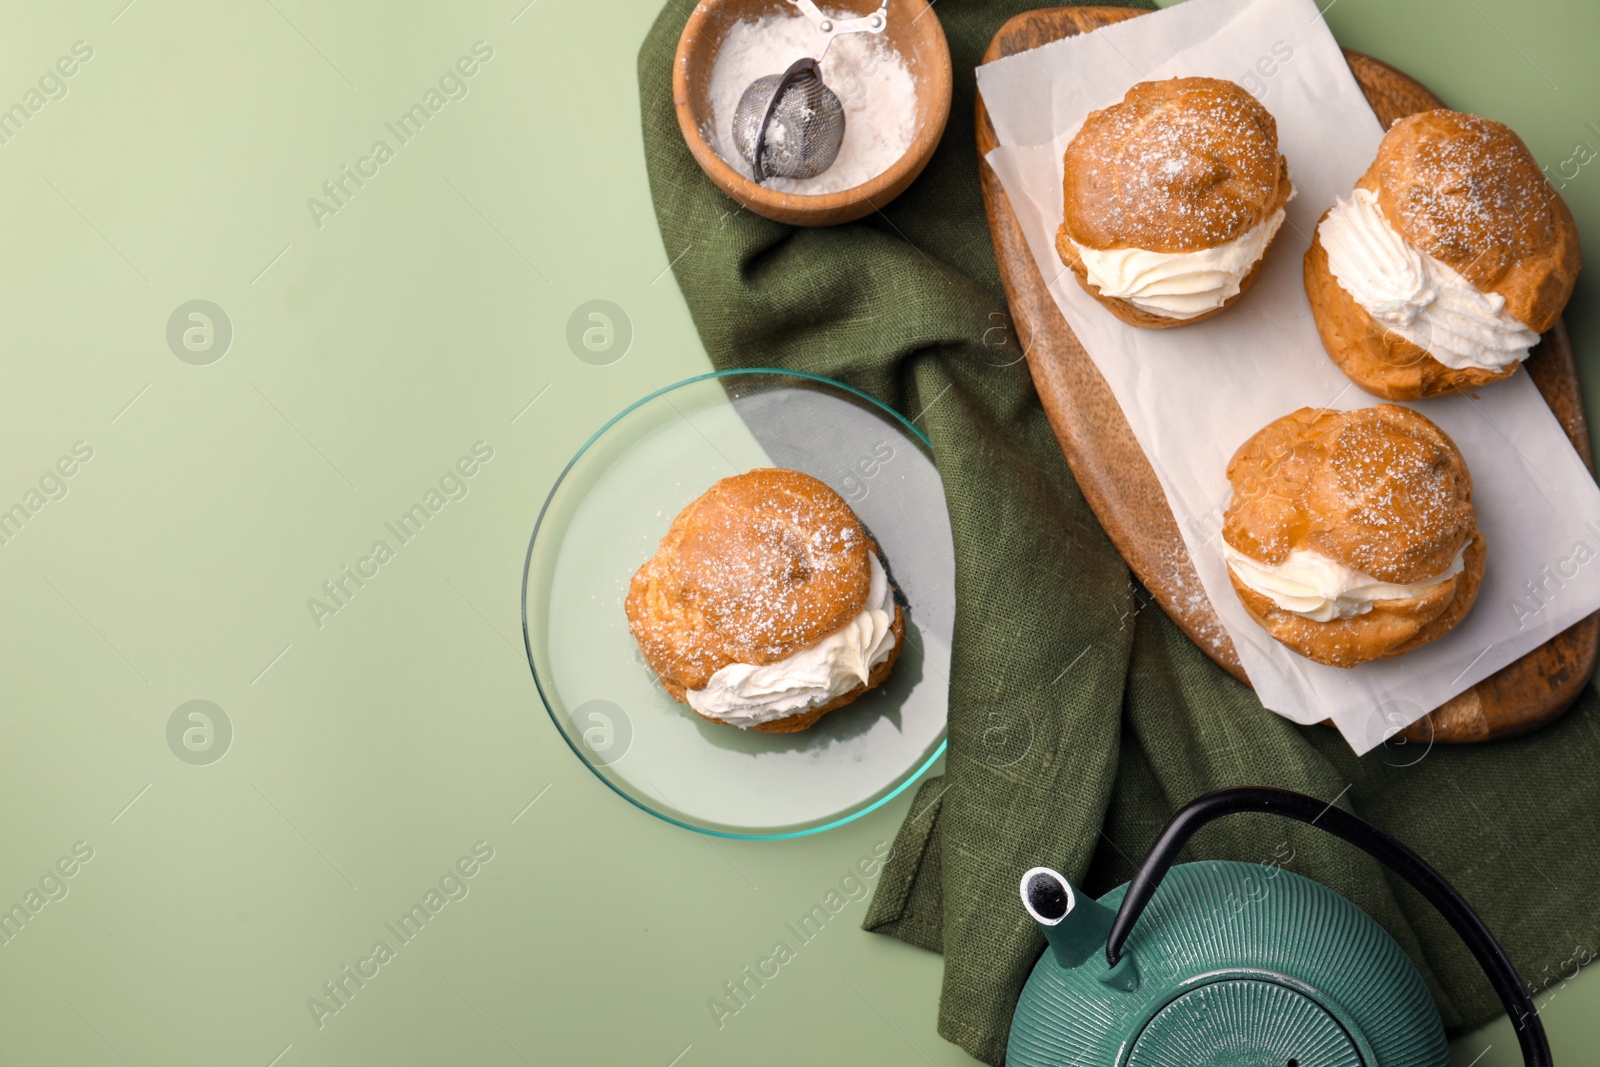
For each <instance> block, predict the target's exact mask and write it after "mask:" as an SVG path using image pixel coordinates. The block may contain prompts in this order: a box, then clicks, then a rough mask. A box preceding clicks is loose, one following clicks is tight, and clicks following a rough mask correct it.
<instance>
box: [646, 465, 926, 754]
mask: <svg viewBox="0 0 1600 1067" xmlns="http://www.w3.org/2000/svg"><path fill="white" fill-rule="evenodd" d="M625 608H626V611H627V615H628V629H629V630H630V631H631V632H632V633H633V635H634V637H635V638H636V639H637V640H638V642H639V647H640V649H641V650H642V651H643V653H644V657H645V661H646V662H647V663H648V664H649V665H650V667H651V668H652V669H653V670H654V671H655V672H656V674H657V676H658V677H659V678H660V680H661V684H662V686H663V688H665V689H666V691H667V692H668V693H670V694H671V695H672V696H673V698H674V699H676V700H679V701H682V702H683V703H686V704H689V705H690V707H691V708H693V709H694V711H695V712H696V713H697V714H699V715H701V716H702V717H703V718H706V719H710V720H711V721H713V722H722V723H727V724H728V725H731V726H740V727H745V728H750V729H756V730H761V731H764V732H767V733H791V732H794V731H796V730H803V729H806V728H807V727H809V726H811V725H813V724H815V723H816V721H817V720H818V719H820V718H821V717H822V716H823V715H824V714H825V713H827V712H829V711H833V710H834V709H836V708H840V707H843V706H844V705H846V704H848V703H850V702H851V701H853V700H855V699H856V698H857V697H859V696H861V694H863V693H865V692H866V691H867V690H869V689H872V688H874V687H876V686H878V685H880V684H882V682H883V681H884V679H885V678H887V677H888V675H889V672H890V670H891V669H892V668H893V666H894V663H895V660H896V659H897V658H898V657H899V654H900V648H901V645H902V643H903V641H904V637H905V618H904V615H903V613H902V612H901V609H900V607H899V605H897V604H896V603H895V602H894V598H893V589H892V587H891V586H890V585H889V583H888V578H887V574H886V572H885V570H884V568H883V565H882V561H881V560H880V558H879V557H878V548H877V545H876V544H875V543H874V542H873V540H872V538H871V537H869V536H868V534H867V532H866V530H865V529H863V528H862V526H861V522H860V520H859V519H857V518H856V515H855V513H854V512H853V511H851V510H850V506H849V505H848V504H846V503H845V501H844V499H843V498H842V497H840V496H839V494H838V493H836V492H834V491H833V490H832V489H830V488H829V487H828V486H827V485H825V484H823V483H822V482H820V481H818V480H817V479H816V478H813V477H811V476H810V475H808V474H803V473H801V472H799V471H793V470H784V469H780V468H762V469H758V470H753V471H749V472H748V473H745V474H740V475H736V476H734V477H731V478H724V479H722V480H721V481H719V482H717V483H716V484H715V485H713V486H712V487H711V488H710V489H708V490H707V491H706V492H705V493H704V494H703V495H702V496H701V497H700V498H699V499H697V500H695V501H694V502H693V503H691V504H690V505H689V506H688V507H686V508H684V509H683V511H682V512H680V513H679V515H678V517H677V518H675V519H674V520H673V521H672V525H671V527H670V528H669V529H668V530H667V534H666V536H665V537H663V538H662V539H661V545H660V547H659V548H658V549H657V551H656V553H655V555H654V556H652V557H651V558H650V559H649V560H648V561H647V562H646V563H645V564H644V566H642V567H640V568H639V570H638V572H637V573H636V574H634V576H633V580H632V582H631V583H630V584H629V588H628V596H627V600H626V604H625ZM841 664H842V665H843V666H842V667H841ZM764 668H770V669H764ZM852 672H853V673H852Z"/></svg>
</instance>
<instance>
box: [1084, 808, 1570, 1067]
mask: <svg viewBox="0 0 1600 1067" xmlns="http://www.w3.org/2000/svg"><path fill="white" fill-rule="evenodd" d="M1245 811H1253V812H1264V813H1267V814H1271V815H1282V816H1284V817H1285V818H1289V819H1295V820H1297V821H1299V822H1303V823H1305V824H1307V825H1308V826H1315V827H1317V828H1318V829H1321V830H1326V831H1327V832H1328V833H1330V834H1333V835H1334V836H1335V837H1339V838H1343V839H1344V840H1346V841H1348V842H1350V843H1351V844H1352V845H1355V846H1356V847H1357V848H1359V849H1361V850H1363V851H1364V852H1366V853H1367V854H1368V855H1370V856H1372V857H1373V858H1374V859H1376V860H1378V862H1380V863H1382V864H1383V865H1384V866H1386V867H1388V868H1389V869H1390V870H1392V871H1394V872H1395V873H1396V874H1398V875H1400V877H1402V878H1404V879H1405V880H1406V881H1407V882H1408V883H1410V885H1411V887H1412V888H1413V889H1415V890H1416V891H1417V892H1419V893H1421V894H1422V896H1423V898H1424V899H1426V900H1427V901H1428V903H1430V904H1432V905H1433V906H1434V908H1436V909H1437V910H1438V912H1439V914H1441V915H1443V916H1444V917H1445V919H1446V920H1447V921H1448V922H1449V923H1450V925H1451V926H1452V927H1454V928H1455V931H1456V933H1457V934H1459V935H1460V936H1461V940H1463V941H1464V942H1466V945H1467V948H1469V949H1471V950H1472V955H1473V956H1474V957H1476V958H1477V961H1478V965H1479V966H1480V967H1482V968H1483V973H1484V974H1485V975H1487V976H1488V978H1489V983H1490V984H1491V985H1493V986H1494V991H1495V992H1496V993H1497V994H1499V997H1500V1002H1501V1003H1502V1004H1504V1005H1505V1008H1506V1014H1507V1015H1509V1016H1510V1017H1511V1021H1512V1023H1513V1024H1514V1025H1515V1026H1516V1029H1517V1041H1518V1042H1519V1043H1520V1044H1521V1046H1522V1059H1523V1062H1524V1063H1527V1064H1529V1065H1531V1067H1550V1065H1551V1063H1552V1060H1551V1058H1550V1042H1549V1041H1548V1040H1547V1039H1546V1037H1545V1033H1544V1024H1543V1023H1542V1022H1540V1021H1539V1013H1538V1009H1537V1008H1536V1007H1535V1006H1534V1003H1533V999H1532V998H1531V997H1529V996H1528V990H1527V988H1526V987H1525V986H1524V985H1523V984H1522V979H1521V977H1519V976H1518V974H1517V971H1516V968H1515V967H1513V966H1512V965H1511V960H1510V959H1508V958H1507V957H1506V953H1505V950H1504V949H1503V948H1501V947H1500V943H1499V942H1498V941H1496V940H1495V939H1494V935H1493V934H1491V933H1490V932H1489V928H1488V927H1486V926H1484V925H1483V920H1482V919H1480V918H1478V913H1477V912H1475V911H1473V910H1472V905H1470V904H1468V903H1467V902H1466V900H1465V899H1464V898H1463V897H1462V896H1461V894H1460V893H1458V892H1456V889H1455V887H1454V886H1452V885H1451V884H1450V883H1449V882H1448V881H1446V880H1445V877H1444V875H1442V874H1440V873H1439V872H1438V871H1436V870H1434V869H1433V867H1432V866H1430V865H1429V864H1428V862H1427V861H1426V860H1424V859H1423V858H1422V857H1421V856H1419V855H1417V854H1416V853H1415V852H1413V851H1411V849H1409V848H1407V847H1406V846H1405V845H1403V844H1401V843H1400V842H1399V841H1397V840H1395V839H1394V838H1392V837H1390V836H1389V835H1388V834H1386V833H1384V832H1383V831H1382V830H1380V829H1378V828H1377V827H1376V826H1373V825H1372V824H1371V823H1369V822H1367V821H1366V820H1365V819H1362V818H1360V817H1358V816H1356V815H1352V814H1351V813H1350V812H1348V811H1345V810H1344V809H1343V808H1337V807H1334V806H1333V805H1332V804H1330V803H1328V802H1327V801H1323V800H1318V799H1317V798H1316V797H1311V796H1306V795H1305V794H1304V793H1296V792H1293V791H1291V790H1288V789H1272V788H1269V787H1266V786H1244V787H1239V788H1235V789H1219V790H1217V791H1216V792H1215V793H1207V794H1206V795H1205V796H1202V797H1198V798H1196V799H1195V800H1192V801H1190V802H1189V803H1188V804H1187V805H1185V806H1184V807H1183V809H1182V810H1181V811H1179V812H1178V813H1177V814H1176V815H1174V816H1173V817H1172V821H1171V822H1169V823H1167V826H1166V829H1164V830H1162V831H1161V837H1160V838H1158V839H1157V841H1156V843H1155V847H1154V848H1152V849H1151V850H1150V855H1148V856H1146V857H1145V861H1144V863H1143V864H1142V865H1141V866H1140V868H1139V873H1138V874H1136V875H1135V876H1134V878H1133V881H1131V882H1130V883H1128V892H1127V895H1126V896H1124V897H1123V898H1122V907H1121V908H1120V909H1119V910H1118V911H1117V917H1116V919H1115V920H1113V922H1112V924H1111V933H1110V935H1109V936H1108V937H1107V938H1106V963H1107V964H1109V965H1110V966H1113V967H1115V966H1116V965H1117V961H1118V960H1119V959H1120V958H1121V956H1122V946H1123V945H1124V943H1126V942H1127V940H1128V935H1129V934H1130V933H1132V932H1133V927H1134V924H1135V923H1137V922H1138V921H1139V916H1140V915H1141V914H1142V913H1143V912H1144V909H1145V906H1146V905H1148V904H1149V903H1150V898H1151V897H1153V896H1154V895H1155V892H1156V889H1157V888H1158V887H1159V886H1160V885H1161V880H1162V879H1163V878H1165V877H1166V875H1167V871H1168V869H1169V868H1171V866H1172V865H1173V863H1174V862H1176V861H1177V858H1178V853H1180V852H1182V851H1183V847H1184V845H1186V844H1188V843H1189V838H1191V837H1193V836H1194V834H1195V831H1197V830H1199V829H1200V828H1201V827H1202V826H1204V825H1205V824H1206V823H1209V822H1212V821H1213V820H1215V819H1220V818H1221V817H1222V816H1224V815H1232V814H1234V813H1235V812H1245Z"/></svg>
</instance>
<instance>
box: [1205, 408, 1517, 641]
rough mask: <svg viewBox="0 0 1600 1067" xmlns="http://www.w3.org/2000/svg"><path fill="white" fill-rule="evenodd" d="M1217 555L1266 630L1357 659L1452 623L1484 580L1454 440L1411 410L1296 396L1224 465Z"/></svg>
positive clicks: (1431, 636) (1430, 635)
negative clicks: (1331, 404)
mask: <svg viewBox="0 0 1600 1067" xmlns="http://www.w3.org/2000/svg"><path fill="white" fill-rule="evenodd" d="M1228 481H1229V483H1230V484H1231V485H1232V487H1233V499H1232V501H1231V502H1230V503H1229V505H1228V510H1227V513H1226V516H1225V519H1224V522H1223V529H1222V555H1223V558H1224V559H1225V560H1226V561H1227V564H1228V574H1229V577H1230V578H1232V580H1233V588H1234V591H1235V592H1236V593H1237V594H1238V596H1239V600H1240V602H1241V603H1243V605H1244V608H1245V610H1246V611H1248V612H1249V613H1250V616H1251V617H1252V618H1254V619H1255V621H1256V622H1258V623H1260V624H1261V626H1262V627H1263V628H1265V629H1266V631H1267V633H1269V634H1271V635H1272V636H1273V637H1274V638H1276V639H1277V640H1278V641H1280V642H1282V643H1283V644H1285V645H1287V646H1288V647H1289V648H1291V649H1293V650H1294V651H1296V652H1298V653H1300V654H1301V655H1302V656H1305V657H1307V658H1309V659H1313V660H1315V661H1317V662H1318V663H1326V664H1328V665H1330V666H1334V667H1354V666H1355V665H1357V664H1358V663H1364V662H1366V661H1367V660H1371V659H1378V658H1382V657H1388V656H1399V655H1403V654H1404V653H1406V652H1410V651H1411V650H1412V649H1414V648H1418V647H1420V646H1422V645H1425V644H1427V643H1428V642H1429V641H1433V640H1435V639H1437V638H1439V637H1442V636H1443V635H1444V634H1446V633H1448V632H1449V631H1450V630H1451V629H1452V628H1453V627H1454V626H1455V625H1456V624H1457V623H1458V622H1460V621H1461V620H1462V618H1464V617H1465V616H1466V614H1467V611H1468V610H1469V609H1470V608H1471V607H1472V602H1473V600H1475V599H1476V598H1477V595H1478V587H1479V586H1480V585H1481V584H1482V582H1483V567H1484V557H1485V544H1484V538H1483V534H1482V533H1481V532H1480V531H1479V530H1478V520H1477V512H1476V511H1475V510H1474V509H1473V506H1472V477H1471V475H1469V474H1468V473H1467V465H1466V462H1465V461H1464V460H1463V459H1462V457H1461V453H1460V451H1459V450H1458V449H1457V448H1456V445H1455V442H1454V441H1452V440H1450V438H1449V436H1448V435H1446V434H1445V432H1444V431H1443V430H1441V429H1439V427H1437V426H1435V425H1434V424H1433V423H1432V422H1430V421H1429V420H1428V419H1426V418H1424V417H1423V416H1421V415H1419V414H1417V413H1416V412H1414V411H1412V410H1411V409H1410V408H1404V407H1400V406H1398V405H1395V404H1379V405H1377V406H1375V407H1369V408H1360V409H1358V410H1355V411H1328V410H1326V409H1323V410H1318V409H1315V408H1301V409H1300V410H1299V411H1296V412H1294V413H1293V414H1290V415H1285V416H1284V417H1283V418H1281V419H1278V420H1277V421H1275V422H1273V423H1271V424H1269V425H1268V426H1267V427H1266V428H1265V429H1263V430H1261V431H1260V432H1259V433H1257V434H1256V435H1255V436H1254V437H1252V438H1250V440H1248V441H1246V442H1245V443H1244V445H1243V446H1241V447H1240V449H1239V450H1238V452H1236V453H1235V454H1234V457H1233V459H1232V460H1231V461H1230V462H1229V464H1228Z"/></svg>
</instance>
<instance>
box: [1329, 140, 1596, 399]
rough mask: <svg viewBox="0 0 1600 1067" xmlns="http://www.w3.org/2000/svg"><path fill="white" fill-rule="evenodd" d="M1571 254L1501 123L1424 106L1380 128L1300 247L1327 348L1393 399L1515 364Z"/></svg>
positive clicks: (1542, 185)
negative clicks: (1373, 151) (1367, 160)
mask: <svg viewBox="0 0 1600 1067" xmlns="http://www.w3.org/2000/svg"><path fill="white" fill-rule="evenodd" d="M1580 261H1581V256H1580V253H1579V249H1578V230H1577V226H1576V224H1575V223H1574V222H1573V218H1572V212H1571V211H1569V210H1568V209H1567V205H1566V203H1565V202H1564V201H1562V199H1561V196H1560V194H1559V193H1557V192H1556V191H1555V190H1554V189H1553V188H1552V187H1551V186H1550V184H1549V183H1548V182H1547V181H1545V178H1544V174H1543V173H1542V172H1541V170H1540V169H1539V164H1538V163H1537V162H1536V161H1535V160H1534V158H1533V156H1532V155H1531V154H1530V153H1529V152H1528V149H1527V147H1526V146H1525V145H1524V144H1523V143H1522V141H1521V139H1520V138H1518V137H1517V135H1516V134H1515V133H1513V132H1512V131H1511V130H1510V129H1509V128H1507V127H1506V126H1503V125H1502V124H1500V123H1498V122H1495V121H1493V120H1492V119H1485V118H1480V117H1478V116H1476V115H1467V114H1463V113H1461V112H1457V111H1447V110H1442V109H1441V110H1437V111H1426V112H1423V113H1421V114H1418V115H1412V116H1411V117H1409V118H1405V119H1401V120H1400V121H1399V122H1396V123H1395V124H1394V125H1393V126H1391V127H1390V128H1389V132H1388V133H1386V134H1385V135H1384V138H1383V143H1382V144H1381V145H1380V146H1379V148H1378V155H1377V158H1376V159H1374V160H1373V162H1372V166H1371V167H1370V168H1368V170H1367V173H1366V174H1365V175H1363V176H1362V178H1361V180H1360V181H1359V182H1357V183H1356V189H1355V192H1353V193H1352V195H1351V198H1350V199H1349V200H1342V199H1341V200H1340V201H1339V202H1338V203H1336V204H1335V205H1334V207H1332V208H1330V209H1329V211H1328V212H1327V214H1325V215H1324V216H1323V218H1322V221H1321V222H1319V224H1318V226H1317V233H1316V236H1315V239H1314V240H1313V241H1312V244H1311V248H1310V249H1309V250H1308V251H1307V252H1306V256H1305V265H1304V273H1305V286H1306V296H1307V297H1308V298H1309V299H1310V301H1311V310H1312V314H1313V315H1314V316H1315V318H1316V323H1317V330H1318V332H1319V333H1320V334H1321V335H1322V344H1323V347H1324V348H1326V349H1327V351H1328V355H1329V356H1331V357H1332V359H1333V361H1334V362H1335V363H1337V364H1338V365H1339V368H1340V369H1341V370H1343V371H1344V372H1345V373H1346V374H1347V375H1349V376H1350V378H1351V379H1352V380H1353V381H1355V383H1356V384H1357V385H1359V386H1361V388H1363V389H1365V390H1366V391H1367V392H1369V393H1373V394H1375V395H1377V396H1381V397H1384V398H1386V399H1389V400H1416V399H1419V398H1422V397H1429V396H1438V395H1440V394H1446V393H1454V392H1457V391H1460V390H1466V389H1473V388H1476V387H1477V386H1480V385H1487V384H1489V383H1490V382H1497V381H1500V380H1501V379H1504V378H1509V377H1510V376H1511V375H1513V374H1515V373H1516V370H1517V367H1518V366H1519V365H1520V363H1521V361H1522V359H1523V358H1526V356H1527V353H1528V349H1529V347H1530V346H1531V345H1533V344H1536V343H1537V341H1538V335H1539V334H1542V333H1544V332H1545V331H1546V330H1549V329H1550V328H1551V327H1553V326H1554V325H1555V324H1556V320H1557V319H1559V318H1560V316H1561V311H1562V308H1564V307H1565V306H1566V303H1567V299H1568V297H1570V296H1571V295H1572V286H1573V282H1574V280H1575V279H1576V278H1577V274H1578V268H1579V265H1580Z"/></svg>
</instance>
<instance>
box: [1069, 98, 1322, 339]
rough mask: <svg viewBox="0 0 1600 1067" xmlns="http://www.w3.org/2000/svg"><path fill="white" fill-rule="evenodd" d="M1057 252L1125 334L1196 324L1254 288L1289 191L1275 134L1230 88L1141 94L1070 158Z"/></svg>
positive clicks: (1254, 105) (1085, 137)
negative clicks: (1130, 329) (1141, 328)
mask: <svg viewBox="0 0 1600 1067" xmlns="http://www.w3.org/2000/svg"><path fill="white" fill-rule="evenodd" d="M1064 168H1065V177H1064V179H1063V186H1064V188H1063V195H1064V200H1065V203H1064V214H1063V218H1062V221H1061V228H1060V230H1059V231H1058V232H1057V234H1056V251H1057V254H1058V255H1060V257H1061V261H1062V262H1063V263H1065V264H1066V265H1067V266H1068V267H1070V268H1072V272H1073V274H1074V275H1076V277H1077V279H1078V282H1079V284H1081V285H1082V286H1083V288H1084V289H1085V290H1086V291H1087V292H1088V293H1089V295H1091V296H1093V297H1094V298H1095V299H1096V300H1098V301H1099V302H1100V303H1101V304H1103V305H1105V307H1106V308H1108V309H1109V310H1110V311H1111V313H1112V314H1114V315H1116V316H1117V318H1119V319H1121V320H1122V321H1123V322H1126V323H1129V324H1130V325H1133V326H1145V327H1151V328H1155V329H1161V328H1166V327H1171V326H1182V325H1185V324H1187V323H1191V322H1199V321H1201V320H1203V319H1208V318H1210V317H1211V316H1213V315H1216V314H1219V313H1220V312H1221V311H1222V310H1223V309H1225V308H1226V307H1228V306H1229V305H1231V304H1232V303H1233V302H1234V301H1236V300H1238V299H1239V296H1240V295H1241V294H1242V293H1243V292H1244V291H1245V290H1246V289H1247V288H1249V286H1250V283H1251V281H1252V280H1253V279H1254V278H1255V275H1256V271H1257V268H1259V266H1260V264H1261V260H1262V258H1263V257H1264V256H1265V255H1266V249H1267V246H1268V245H1269V244H1270V243H1271V240H1272V237H1273V236H1274V234H1276V232H1277V227H1278V225H1279V224H1281V222H1282V220H1283V216H1282V215H1281V214H1280V212H1281V210H1282V209H1283V205H1284V204H1285V203H1286V202H1287V201H1288V199H1289V196H1290V194H1291V193H1292V191H1293V189H1292V186H1291V185H1290V182H1289V166H1288V163H1287V162H1286V161H1285V160H1284V158H1283V154H1282V153H1281V152H1279V151H1278V125H1277V122H1276V121H1275V120H1274V119H1273V117H1272V115H1271V114H1270V113H1269V112H1268V111H1267V110H1266V108H1264V107H1262V106H1261V105H1260V104H1259V103H1258V102H1257V101H1256V98H1255V97H1253V96H1251V95H1250V94H1249V93H1248V92H1246V91H1245V90H1244V89H1242V88H1240V87H1239V86H1238V85H1235V84H1234V83H1233V82H1230V81H1221V80H1219V79H1216V78H1170V79H1168V80H1166V81H1150V82H1141V83H1139V84H1138V85H1135V86H1134V87H1133V88H1132V89H1129V90H1128V93H1127V95H1126V96H1124V97H1123V99H1122V102H1121V103H1119V104H1114V105H1112V106H1111V107H1108V108H1106V109H1104V110H1102V111H1094V112H1090V114H1089V117H1088V118H1087V119H1086V120H1085V121H1084V124H1083V127H1082V129H1080V130H1079V131H1078V133H1077V134H1076V135H1075V136H1074V137H1073V138H1072V142H1071V144H1069V145H1068V146H1067V152H1066V157H1065V160H1064Z"/></svg>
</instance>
